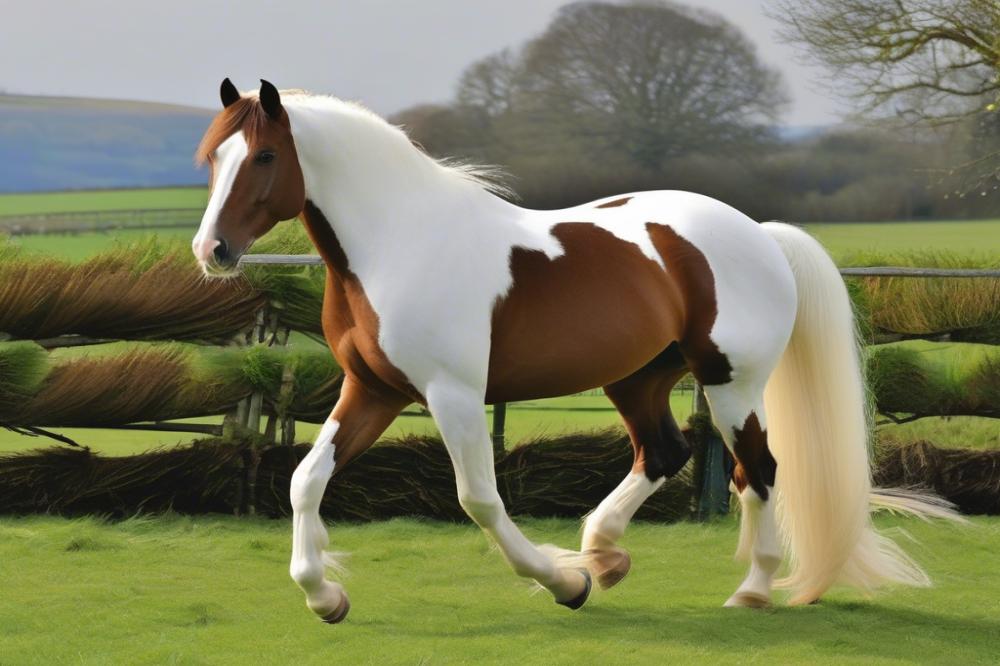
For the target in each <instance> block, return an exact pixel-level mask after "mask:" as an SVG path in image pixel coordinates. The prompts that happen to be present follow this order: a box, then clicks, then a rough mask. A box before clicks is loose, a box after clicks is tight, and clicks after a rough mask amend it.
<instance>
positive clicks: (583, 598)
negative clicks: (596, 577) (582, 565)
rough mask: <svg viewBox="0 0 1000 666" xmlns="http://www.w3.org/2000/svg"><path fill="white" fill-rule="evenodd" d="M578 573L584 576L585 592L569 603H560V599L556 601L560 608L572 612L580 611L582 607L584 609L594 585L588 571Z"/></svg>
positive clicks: (580, 570)
mask: <svg viewBox="0 0 1000 666" xmlns="http://www.w3.org/2000/svg"><path fill="white" fill-rule="evenodd" d="M578 571H579V572H580V573H581V574H583V581H584V586H583V592H581V593H580V594H578V595H576V596H575V597H573V598H572V599H570V600H569V601H559V600H558V599H557V600H556V603H557V604H559V605H560V606H565V607H566V608H568V609H570V610H579V609H580V608H581V607H583V605H584V604H585V603H587V597H589V596H590V589H591V588H592V587H593V585H594V584H593V581H592V580H591V579H590V572H589V571H587V570H586V569H578Z"/></svg>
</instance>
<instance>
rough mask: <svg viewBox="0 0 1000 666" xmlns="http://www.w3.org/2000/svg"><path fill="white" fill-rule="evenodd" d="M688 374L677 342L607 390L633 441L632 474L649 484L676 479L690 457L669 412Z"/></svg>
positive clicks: (610, 385)
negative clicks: (673, 393) (672, 398)
mask: <svg viewBox="0 0 1000 666" xmlns="http://www.w3.org/2000/svg"><path fill="white" fill-rule="evenodd" d="M687 372H688V369H687V365H686V364H685V361H684V358H683V357H682V356H681V354H680V349H679V347H678V345H677V343H676V342H675V343H672V344H671V345H670V346H669V347H667V348H666V349H665V350H664V351H663V352H662V353H661V354H660V355H658V356H657V357H656V358H654V359H653V360H652V361H650V362H649V363H648V364H647V365H645V366H644V367H643V368H642V369H640V370H639V371H638V372H635V373H633V374H632V375H629V376H628V377H626V378H624V379H622V380H619V381H617V382H615V383H614V384H609V385H608V386H605V387H604V392H605V393H606V394H607V396H608V398H609V399H610V400H611V402H612V403H613V404H614V406H615V408H616V409H618V413H619V414H621V416H622V420H623V421H624V422H625V428H626V429H627V430H628V434H629V439H631V440H632V448H633V450H634V460H633V464H632V471H633V472H637V473H638V472H642V473H644V474H645V475H646V478H648V479H649V480H650V481H658V480H659V479H661V478H664V477H670V476H673V475H674V474H676V473H677V472H679V471H680V470H681V468H682V467H684V465H685V463H687V461H688V459H689V458H690V457H691V447H690V446H689V445H688V443H687V440H686V439H685V438H684V436H683V435H682V434H681V431H680V428H678V427H677V422H676V421H675V420H674V416H673V414H672V413H671V411H670V392H671V391H672V390H673V388H674V386H675V385H676V384H677V382H678V380H680V378H681V377H683V376H684V375H686V374H687Z"/></svg>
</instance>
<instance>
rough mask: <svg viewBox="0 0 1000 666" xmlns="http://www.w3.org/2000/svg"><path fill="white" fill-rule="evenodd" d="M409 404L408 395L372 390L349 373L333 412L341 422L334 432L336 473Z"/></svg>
mask: <svg viewBox="0 0 1000 666" xmlns="http://www.w3.org/2000/svg"><path fill="white" fill-rule="evenodd" d="M408 404H410V400H409V398H407V397H405V396H401V395H399V394H397V393H396V392H390V391H373V390H372V389H371V388H370V387H369V386H366V385H364V384H362V383H361V381H359V380H358V379H357V378H355V377H354V376H353V375H351V374H348V375H346V376H345V377H344V384H343V385H342V386H341V388H340V398H339V399H338V400H337V405H336V406H335V407H334V408H333V413H332V414H331V415H330V418H332V419H334V420H335V421H337V423H339V424H340V425H338V426H337V432H336V433H335V434H334V436H333V445H334V453H333V457H334V460H335V461H336V463H337V464H336V466H335V467H334V470H333V473H334V474H336V473H337V472H339V471H340V470H342V469H343V468H344V467H345V466H346V465H347V464H348V463H349V462H351V461H352V460H353V459H354V458H356V457H357V456H359V455H361V454H362V453H364V452H365V451H366V450H367V449H368V447H370V446H371V445H372V444H374V443H375V440H377V439H378V438H379V436H380V435H381V434H382V433H383V432H385V429H386V428H388V427H389V425H390V424H391V423H392V422H393V420H394V419H395V418H396V417H397V416H399V413H400V412H401V411H403V409H404V408H405V407H406V406H407V405H408Z"/></svg>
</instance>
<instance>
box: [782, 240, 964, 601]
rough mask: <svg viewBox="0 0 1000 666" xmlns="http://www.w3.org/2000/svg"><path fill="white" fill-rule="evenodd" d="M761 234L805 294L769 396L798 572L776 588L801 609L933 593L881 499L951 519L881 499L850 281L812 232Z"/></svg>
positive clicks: (893, 499) (788, 544) (915, 500)
mask: <svg viewBox="0 0 1000 666" xmlns="http://www.w3.org/2000/svg"><path fill="white" fill-rule="evenodd" d="M762 226H763V228H764V229H765V230H766V231H767V233H768V234H770V235H771V236H772V237H773V238H774V239H775V240H776V241H777V242H778V244H779V245H780V246H781V250H782V252H783V253H784V254H785V257H786V258H787V259H788V263H789V265H790V266H791V268H792V273H793V274H794V276H795V285H796V288H797V291H798V310H797V314H796V318H795V327H794V329H793V331H792V337H791V340H790V341H789V343H788V347H787V348H786V350H785V352H784V355H783V356H782V357H781V360H780V361H779V363H778V366H777V368H776V369H775V370H774V373H773V374H772V375H771V377H770V379H769V381H768V383H767V388H766V389H765V391H764V405H765V409H766V412H767V439H768V446H769V447H770V449H771V451H772V453H773V454H774V458H775V460H776V461H777V463H778V474H777V480H776V484H775V496H776V499H777V502H776V505H775V507H776V510H777V513H778V521H779V524H780V526H781V531H782V533H783V537H784V545H785V550H786V552H787V553H788V555H789V556H790V558H789V559H790V564H791V570H790V572H789V575H788V576H787V577H786V578H784V579H781V580H779V581H777V582H776V585H778V586H780V587H787V588H790V589H791V590H792V596H791V598H790V600H789V603H792V604H796V603H809V602H811V601H813V600H815V599H818V598H819V597H820V595H822V594H823V593H824V592H825V591H826V590H827V588H829V587H830V586H831V585H833V584H835V583H842V584H847V585H851V586H853V587H857V588H860V589H862V590H865V591H870V590H873V589H874V588H876V587H877V586H879V585H881V584H882V583H886V582H896V583H903V584H906V585H916V586H926V585H929V584H930V580H929V579H928V577H927V574H925V573H924V572H923V571H922V570H921V569H920V567H919V566H917V564H916V563H915V562H913V560H911V559H910V558H909V557H908V556H907V555H906V554H905V553H904V552H903V551H902V550H901V549H900V548H899V546H897V545H896V544H895V543H893V542H892V541H891V540H889V539H888V538H887V537H884V536H882V535H880V534H878V533H877V532H876V531H875V529H874V528H873V526H872V524H871V519H870V512H871V500H872V499H876V500H877V503H878V504H880V505H891V506H892V507H893V508H895V509H897V510H902V511H906V512H909V513H917V514H928V513H930V514H936V515H939V516H941V515H944V514H945V513H948V511H947V509H946V508H944V507H942V506H941V505H940V503H936V502H933V501H932V500H929V499H928V498H927V496H919V495H917V494H903V493H895V494H891V495H888V494H880V493H879V492H874V493H873V490H872V482H871V468H870V463H869V456H868V424H869V415H868V410H867V403H866V400H865V387H864V382H863V378H862V370H861V363H860V355H859V350H858V343H857V333H856V329H855V321H854V313H853V311H852V309H851V302H850V299H849V298H848V295H847V289H846V287H845V286H844V282H843V279H842V278H841V277H840V273H839V272H838V271H837V267H836V266H835V265H834V263H833V260H831V259H830V257H829V255H827V253H826V251H825V250H824V249H823V247H822V246H821V245H820V244H819V243H818V242H817V241H816V240H814V239H813V238H812V237H811V236H809V235H808V234H807V233H805V232H804V231H801V230H799V229H797V228H795V227H793V226H790V225H787V224H781V223H777V222H768V223H765V224H763V225H762ZM882 499H885V501H884V502H883V501H880V500H882ZM931 507H934V510H933V511H931ZM952 515H953V514H952Z"/></svg>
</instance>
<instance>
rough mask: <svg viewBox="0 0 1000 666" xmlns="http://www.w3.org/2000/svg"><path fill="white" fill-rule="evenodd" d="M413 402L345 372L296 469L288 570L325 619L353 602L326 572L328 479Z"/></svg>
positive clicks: (333, 618)
mask: <svg viewBox="0 0 1000 666" xmlns="http://www.w3.org/2000/svg"><path fill="white" fill-rule="evenodd" d="M408 402H409V400H408V399H406V398H405V397H403V396H402V395H396V394H391V395H390V394H387V393H386V392H385V391H379V392H373V391H371V390H369V389H367V388H365V387H363V386H361V385H360V384H358V383H357V381H356V380H355V379H353V378H352V377H350V376H348V377H346V378H345V380H344V384H343V387H342V388H341V391H340V399H339V400H338V401H337V405H336V406H335V407H334V408H333V413H332V414H330V418H329V419H327V421H326V423H325V424H324V425H323V428H322V429H321V430H320V433H319V435H318V436H317V437H316V441H315V443H314V444H313V447H312V450H310V451H309V454H308V455H306V457H305V458H303V459H302V462H301V463H299V466H298V467H296V468H295V473H294V474H293V475H292V484H291V493H290V494H291V500H292V562H291V565H290V567H289V572H290V573H291V575H292V578H293V579H294V580H295V582H296V583H297V584H298V586H299V587H300V588H302V591H303V592H305V593H306V605H307V606H309V608H310V610H312V611H313V612H314V613H316V614H317V615H318V616H320V617H321V618H322V619H323V621H324V622H329V623H330V624H334V623H337V622H340V621H341V620H343V619H344V617H346V616H347V611H348V610H350V607H351V605H350V601H349V600H348V598H347V592H346V591H345V590H344V588H343V586H341V585H340V584H339V583H334V582H331V581H328V580H327V579H326V577H325V575H324V570H325V562H324V556H326V558H328V559H329V558H330V557H331V556H329V555H327V554H326V553H325V552H324V549H325V548H326V546H327V544H328V543H329V536H328V535H327V531H326V527H325V526H324V524H323V521H322V519H321V518H320V516H319V506H320V503H321V502H322V500H323V493H324V491H325V490H326V484H327V481H329V479H330V476H331V475H332V474H333V471H334V468H336V469H343V466H344V465H346V464H347V463H348V462H349V461H350V460H351V459H352V458H354V457H355V456H357V455H358V454H359V453H362V452H363V451H364V450H365V449H367V448H368V447H369V446H371V444H372V443H373V442H374V441H375V440H376V439H377V438H378V436H379V435H381V434H382V432H383V431H384V430H385V429H386V428H387V427H388V426H389V424H390V423H392V420H393V419H394V418H396V416H397V415H398V414H399V412H401V411H402V409H403V407H405V406H406V405H407V403H408Z"/></svg>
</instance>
